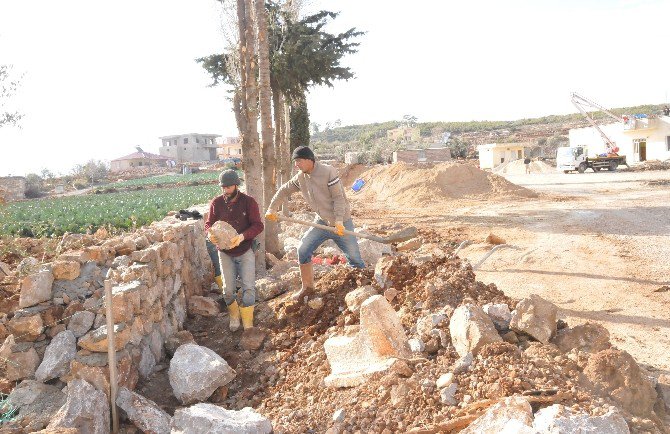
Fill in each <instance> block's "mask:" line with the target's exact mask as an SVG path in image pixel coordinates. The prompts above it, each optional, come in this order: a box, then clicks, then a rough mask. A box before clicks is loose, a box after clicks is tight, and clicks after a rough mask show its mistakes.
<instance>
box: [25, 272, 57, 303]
mask: <svg viewBox="0 0 670 434" xmlns="http://www.w3.org/2000/svg"><path fill="white" fill-rule="evenodd" d="M53 283H54V275H53V273H52V272H51V268H50V267H47V268H44V269H42V270H40V271H37V272H36V273H33V274H29V275H28V276H26V277H24V278H23V280H21V295H20V296H19V307H30V306H35V305H36V304H39V303H42V302H43V301H49V300H51V286H52V285H53Z"/></svg>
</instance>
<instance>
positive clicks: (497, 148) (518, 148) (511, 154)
mask: <svg viewBox="0 0 670 434" xmlns="http://www.w3.org/2000/svg"><path fill="white" fill-rule="evenodd" d="M525 148H526V145H525V144H524V143H489V144H486V145H479V146H477V151H479V168H480V169H493V168H494V167H496V166H499V165H501V164H503V163H505V162H508V161H514V160H520V159H522V158H524V149H525Z"/></svg>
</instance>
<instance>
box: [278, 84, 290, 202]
mask: <svg viewBox="0 0 670 434" xmlns="http://www.w3.org/2000/svg"><path fill="white" fill-rule="evenodd" d="M279 99H280V105H281V107H282V108H283V110H282V114H283V116H282V118H283V119H282V133H283V134H282V138H281V142H280V143H279V155H281V157H280V159H279V165H280V171H281V173H282V183H284V182H286V181H288V180H289V179H290V178H291V164H292V162H291V148H290V144H291V106H290V104H289V102H288V99H287V98H286V95H284V94H283V93H281V94H279ZM282 209H283V210H284V212H285V213H286V212H288V201H287V200H285V201H284V203H283V204H282Z"/></svg>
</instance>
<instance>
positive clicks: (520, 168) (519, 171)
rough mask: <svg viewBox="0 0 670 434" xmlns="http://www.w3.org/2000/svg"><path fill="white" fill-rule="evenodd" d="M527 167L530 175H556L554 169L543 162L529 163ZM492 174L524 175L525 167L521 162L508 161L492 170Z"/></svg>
mask: <svg viewBox="0 0 670 434" xmlns="http://www.w3.org/2000/svg"><path fill="white" fill-rule="evenodd" d="M528 166H529V169H530V173H556V168H555V167H553V166H550V165H548V164H547V163H545V162H544V161H531V162H530V164H529V165H528ZM493 173H497V174H499V175H503V174H505V175H523V174H525V173H526V165H525V164H523V160H514V161H508V162H507V163H503V164H501V165H499V166H497V167H496V168H495V169H493Z"/></svg>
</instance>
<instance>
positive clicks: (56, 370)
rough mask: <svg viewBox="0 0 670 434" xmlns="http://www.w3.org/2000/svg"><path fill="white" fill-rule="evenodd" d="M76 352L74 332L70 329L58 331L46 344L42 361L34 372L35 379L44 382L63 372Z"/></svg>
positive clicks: (67, 368) (68, 367) (66, 369)
mask: <svg viewBox="0 0 670 434" xmlns="http://www.w3.org/2000/svg"><path fill="white" fill-rule="evenodd" d="M76 353H77V339H76V338H75V336H74V334H73V333H72V332H71V331H64V332H61V333H59V334H58V335H56V337H54V338H53V339H52V340H51V343H49V345H48V346H47V348H46V350H45V352H44V358H43V359H42V363H41V364H40V366H39V367H38V368H37V371H36V372H35V379H36V380H37V381H41V382H43V383H44V382H46V381H48V380H51V379H53V378H57V377H60V376H61V375H63V374H65V373H66V372H67V371H68V370H69V369H70V362H71V361H72V360H73V359H74V357H75V355H76Z"/></svg>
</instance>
